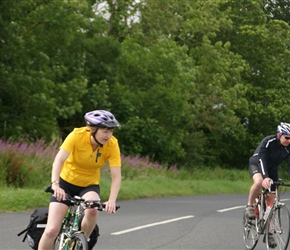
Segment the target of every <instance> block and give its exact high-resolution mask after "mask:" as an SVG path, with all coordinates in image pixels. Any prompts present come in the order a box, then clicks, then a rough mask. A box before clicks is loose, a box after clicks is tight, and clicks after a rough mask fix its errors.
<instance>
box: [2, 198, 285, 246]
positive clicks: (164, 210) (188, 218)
mask: <svg viewBox="0 0 290 250" xmlns="http://www.w3.org/2000/svg"><path fill="white" fill-rule="evenodd" d="M283 198H290V193H287V194H284V196H283ZM246 199H247V196H246V195H240V194H237V195H210V196H190V197H170V198H156V199H140V200H132V201H121V202H119V203H118V204H119V205H120V206H121V208H120V210H118V212H117V214H114V215H108V214H106V213H104V212H102V213H101V214H100V218H99V222H98V224H99V227H100V235H101V236H100V237H99V240H98V243H97V245H96V246H95V248H94V249H208V250H210V249H229V250H235V249H244V246H243V240H242V212H243V208H244V206H245V203H246ZM285 203H286V205H287V206H288V207H290V202H289V201H285ZM31 212H32V211H27V212H22V213H5V214H0V225H1V227H0V249H5V250H8V249H30V248H29V246H28V244H27V242H22V238H23V237H22V236H20V237H18V236H17V233H19V232H20V231H22V230H23V229H24V228H25V227H26V226H27V224H28V221H29V217H30V214H31ZM255 249H257V250H262V249H266V245H265V244H264V243H263V242H262V237H261V238H260V240H259V243H258V245H257V246H256V248H255Z"/></svg>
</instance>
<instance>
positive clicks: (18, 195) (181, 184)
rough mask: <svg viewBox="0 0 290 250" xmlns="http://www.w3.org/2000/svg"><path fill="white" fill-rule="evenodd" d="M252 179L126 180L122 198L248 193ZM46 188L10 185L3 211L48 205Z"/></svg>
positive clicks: (1, 197)
mask: <svg viewBox="0 0 290 250" xmlns="http://www.w3.org/2000/svg"><path fill="white" fill-rule="evenodd" d="M250 185H251V180H250V179H249V181H247V182H246V181H232V180H226V179H223V180H195V179H192V180H190V179H187V180H179V179H172V178H168V177H165V176H155V177H152V176H151V177H150V178H142V179H134V180H123V182H122V187H121V190H120V193H119V200H130V199H138V198H146V197H166V196H188V195H209V194H235V193H247V192H248V191H249V187H250ZM109 186H110V181H109V179H105V180H103V181H102V183H101V189H102V200H103V201H105V200H106V199H107V198H108V193H109ZM44 189H45V186H44V187H43V188H35V189H33V188H7V187H2V188H1V193H0V212H16V211H24V210H28V209H34V208H37V207H44V206H47V205H48V202H49V194H47V193H45V192H44Z"/></svg>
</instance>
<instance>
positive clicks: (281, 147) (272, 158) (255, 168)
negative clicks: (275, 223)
mask: <svg viewBox="0 0 290 250" xmlns="http://www.w3.org/2000/svg"><path fill="white" fill-rule="evenodd" d="M289 144H290V124H289V123H283V122H281V124H280V125H278V127H277V134H275V135H270V136H267V137H265V138H264V139H263V140H262V142H261V143H260V144H259V146H258V147H257V148H256V150H255V152H254V154H253V155H252V156H251V157H250V159H249V171H250V174H251V176H252V178H253V185H252V186H251V188H250V192H249V197H248V204H247V206H246V216H247V217H248V218H254V217H255V215H254V207H253V204H254V201H255V198H257V197H258V195H259V192H260V189H261V188H262V187H263V188H265V189H268V188H270V187H271V188H272V190H275V186H274V185H271V183H272V182H273V181H277V180H278V167H279V166H280V164H281V163H282V162H283V161H287V164H288V169H289V170H290V145H289ZM274 199H275V197H274V196H273V195H270V194H269V195H267V198H266V202H267V204H273V202H274ZM269 243H270V246H271V245H272V247H275V246H276V243H275V240H274V238H273V237H271V235H269Z"/></svg>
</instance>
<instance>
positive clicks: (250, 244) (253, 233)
mask: <svg viewBox="0 0 290 250" xmlns="http://www.w3.org/2000/svg"><path fill="white" fill-rule="evenodd" d="M256 223H257V219H253V220H252V219H248V218H247V216H246V214H245V212H244V215H243V239H244V244H245V247H246V249H247V250H253V249H254V248H255V247H256V245H257V243H258V240H259V234H258V232H257V229H256Z"/></svg>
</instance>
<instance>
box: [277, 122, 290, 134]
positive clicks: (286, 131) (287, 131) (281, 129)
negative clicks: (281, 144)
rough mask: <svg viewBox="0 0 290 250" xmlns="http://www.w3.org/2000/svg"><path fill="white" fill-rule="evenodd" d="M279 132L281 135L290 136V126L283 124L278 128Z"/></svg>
mask: <svg viewBox="0 0 290 250" xmlns="http://www.w3.org/2000/svg"><path fill="white" fill-rule="evenodd" d="M277 132H280V134H281V135H290V124H289V123H285V122H281V124H280V125H278V127H277Z"/></svg>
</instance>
